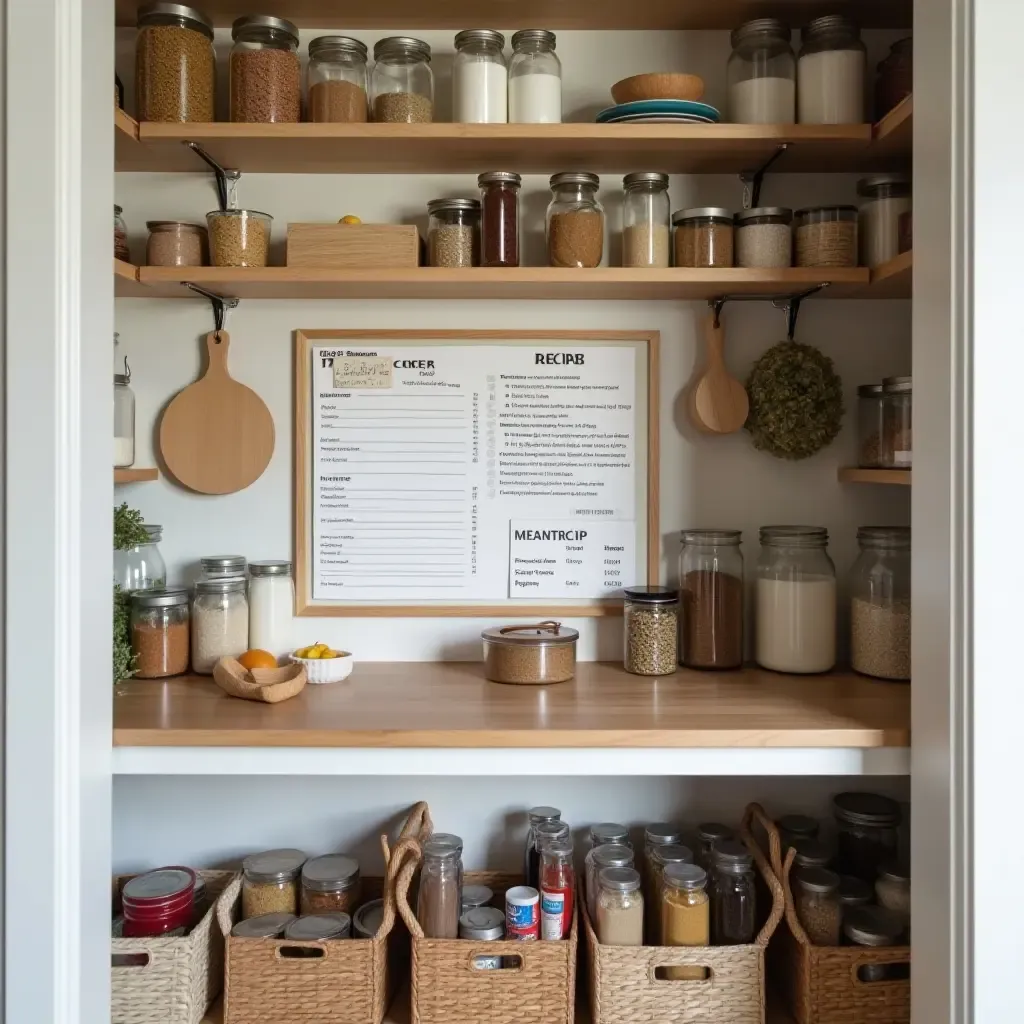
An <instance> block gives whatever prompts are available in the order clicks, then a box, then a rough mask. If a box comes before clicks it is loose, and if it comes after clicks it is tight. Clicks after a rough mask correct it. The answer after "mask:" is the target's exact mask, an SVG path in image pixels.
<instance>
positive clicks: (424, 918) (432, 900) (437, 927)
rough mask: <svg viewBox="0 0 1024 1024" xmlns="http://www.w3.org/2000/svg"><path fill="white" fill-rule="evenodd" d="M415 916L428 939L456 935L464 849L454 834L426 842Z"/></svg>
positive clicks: (454, 937)
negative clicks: (456, 840) (455, 839)
mask: <svg viewBox="0 0 1024 1024" xmlns="http://www.w3.org/2000/svg"><path fill="white" fill-rule="evenodd" d="M422 849H423V861H422V864H421V867H420V889H419V896H418V898H417V901H416V920H417V921H419V923H420V927H421V928H422V929H423V934H424V935H425V936H426V937H427V938H428V939H457V938H458V937H459V918H460V917H461V916H462V913H461V912H462V849H461V847H460V846H459V845H458V844H457V843H456V842H454V841H453V837H450V836H446V835H434V836H431V837H430V838H429V839H426V840H424V842H423V847H422Z"/></svg>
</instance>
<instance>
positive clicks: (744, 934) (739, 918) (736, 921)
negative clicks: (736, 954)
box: [711, 839, 757, 946]
mask: <svg viewBox="0 0 1024 1024" xmlns="http://www.w3.org/2000/svg"><path fill="white" fill-rule="evenodd" d="M756 933H757V892H756V886H755V881H754V858H753V856H752V855H751V853H750V851H749V850H748V849H747V848H746V846H744V845H743V843H741V842H740V841H739V840H738V839H723V840H722V842H720V843H718V844H717V845H716V846H715V860H714V866H713V882H712V887H711V942H712V945H715V946H746V945H749V944H750V943H751V942H753V941H754V935H755V934H756Z"/></svg>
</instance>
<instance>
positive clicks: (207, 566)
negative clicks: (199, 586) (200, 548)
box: [199, 555, 248, 580]
mask: <svg viewBox="0 0 1024 1024" xmlns="http://www.w3.org/2000/svg"><path fill="white" fill-rule="evenodd" d="M247 567H248V563H247V562H246V560H245V555H204V556H203V557H202V558H200V559H199V574H200V579H204V580H219V579H224V578H225V577H231V576H234V577H236V578H241V579H245V578H246V576H247Z"/></svg>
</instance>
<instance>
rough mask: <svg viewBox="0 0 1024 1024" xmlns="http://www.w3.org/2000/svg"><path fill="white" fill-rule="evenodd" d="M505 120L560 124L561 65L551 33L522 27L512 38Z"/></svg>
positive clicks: (513, 122) (517, 122) (552, 33)
mask: <svg viewBox="0 0 1024 1024" xmlns="http://www.w3.org/2000/svg"><path fill="white" fill-rule="evenodd" d="M508 119H509V121H510V122H511V123H512V124H560V123H561V121H562V62H561V61H560V60H559V59H558V54H556V53H555V34H554V32H548V31H547V29H543V28H524V29H520V30H519V31H518V32H517V33H516V34H515V35H514V36H513V37H512V60H511V61H510V62H509V66H508Z"/></svg>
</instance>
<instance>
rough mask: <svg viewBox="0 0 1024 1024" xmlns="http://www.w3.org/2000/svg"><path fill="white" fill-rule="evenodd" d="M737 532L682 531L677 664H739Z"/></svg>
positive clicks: (740, 571) (740, 565)
mask: <svg viewBox="0 0 1024 1024" xmlns="http://www.w3.org/2000/svg"><path fill="white" fill-rule="evenodd" d="M742 539H743V534H742V533H741V532H740V531H739V530H683V532H682V548H681V549H680V552H679V593H680V597H681V601H680V604H681V609H680V615H681V624H680V630H679V664H680V665H685V666H686V667H687V668H718V669H726V668H739V667H740V665H742V663H743V555H742V554H741V553H740V541H741V540H742Z"/></svg>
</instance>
